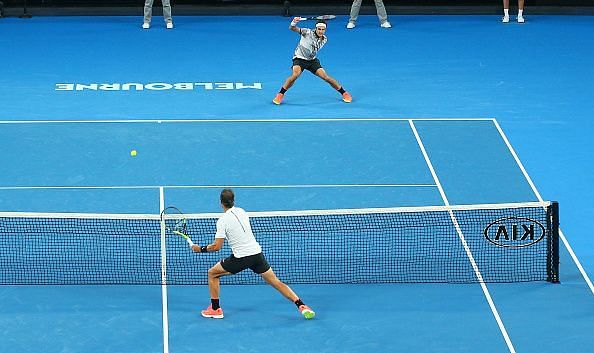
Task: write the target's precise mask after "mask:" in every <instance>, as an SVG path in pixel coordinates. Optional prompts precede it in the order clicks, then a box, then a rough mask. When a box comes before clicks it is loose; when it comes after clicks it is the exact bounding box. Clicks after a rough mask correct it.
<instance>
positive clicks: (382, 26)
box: [380, 21, 392, 28]
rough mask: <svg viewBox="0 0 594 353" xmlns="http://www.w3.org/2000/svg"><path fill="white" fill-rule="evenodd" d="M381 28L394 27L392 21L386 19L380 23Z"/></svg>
mask: <svg viewBox="0 0 594 353" xmlns="http://www.w3.org/2000/svg"><path fill="white" fill-rule="evenodd" d="M380 27H381V28H392V25H391V24H390V22H388V21H386V22H384V23H382V24H381V25H380Z"/></svg>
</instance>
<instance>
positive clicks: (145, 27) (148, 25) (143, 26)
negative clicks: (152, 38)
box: [142, 22, 151, 29]
mask: <svg viewBox="0 0 594 353" xmlns="http://www.w3.org/2000/svg"><path fill="white" fill-rule="evenodd" d="M142 28H143V29H149V28H151V24H150V23H148V22H145V23H143V24H142Z"/></svg>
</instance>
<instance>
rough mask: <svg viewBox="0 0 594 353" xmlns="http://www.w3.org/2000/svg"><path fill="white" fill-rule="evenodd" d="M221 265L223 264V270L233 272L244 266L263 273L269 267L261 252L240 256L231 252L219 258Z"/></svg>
mask: <svg viewBox="0 0 594 353" xmlns="http://www.w3.org/2000/svg"><path fill="white" fill-rule="evenodd" d="M221 266H223V269H224V270H225V271H227V272H231V273H233V274H236V273H239V272H241V271H243V270H245V269H246V268H249V269H250V270H252V271H254V272H255V273H257V274H261V273H264V272H266V271H268V270H269V269H270V265H269V264H268V261H266V258H265V257H264V255H263V254H262V253H259V254H256V255H251V256H246V257H240V258H237V257H235V256H233V254H231V256H229V257H228V258H226V259H223V260H221Z"/></svg>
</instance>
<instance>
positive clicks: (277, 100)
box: [272, 63, 303, 104]
mask: <svg viewBox="0 0 594 353" xmlns="http://www.w3.org/2000/svg"><path fill="white" fill-rule="evenodd" d="M302 72H303V68H302V67H301V66H300V65H296V64H295V63H293V67H292V68H291V75H290V76H289V77H287V79H286V80H285V83H283V85H282V87H281V89H280V91H278V93H277V94H276V96H275V97H274V99H273V100H272V102H273V103H274V104H281V102H282V101H283V97H284V96H285V92H287V90H288V89H289V88H291V86H293V84H294V83H295V81H297V79H298V78H299V76H301V73H302Z"/></svg>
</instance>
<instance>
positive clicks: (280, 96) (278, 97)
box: [272, 93, 285, 105]
mask: <svg viewBox="0 0 594 353" xmlns="http://www.w3.org/2000/svg"><path fill="white" fill-rule="evenodd" d="M284 96H285V95H284V94H282V93H277V94H276V97H274V99H273V100H272V103H274V104H276V105H278V104H281V103H282V101H283V97H284Z"/></svg>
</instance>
